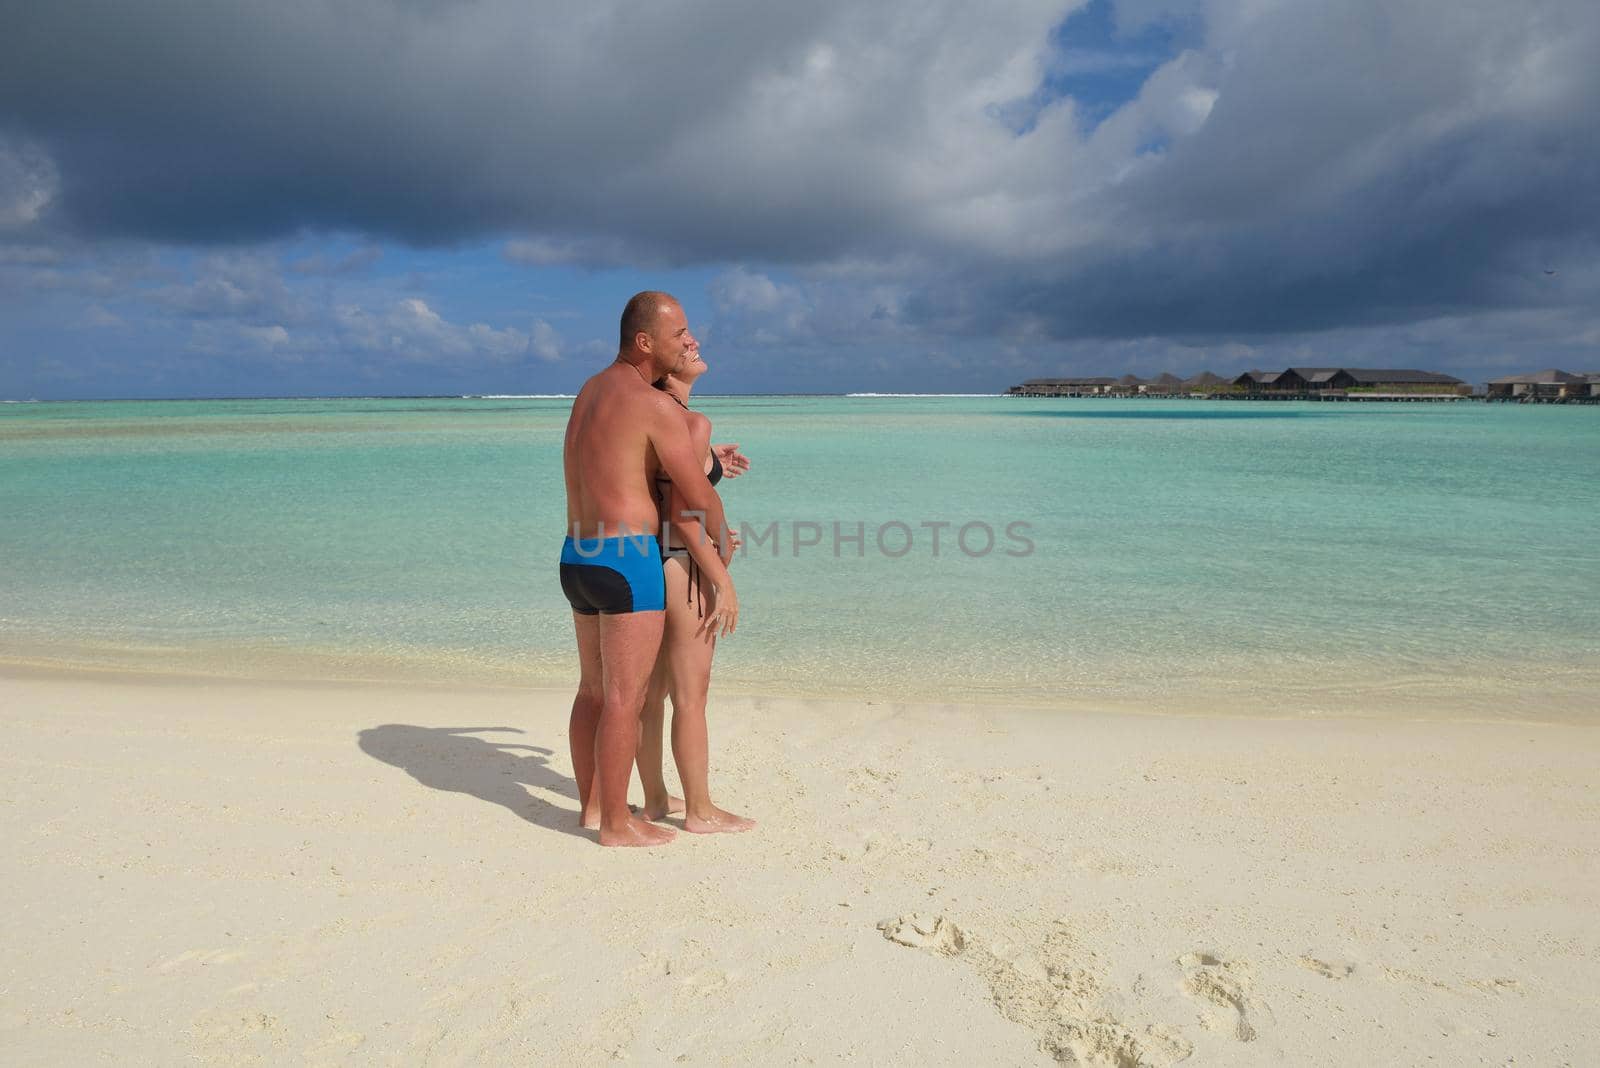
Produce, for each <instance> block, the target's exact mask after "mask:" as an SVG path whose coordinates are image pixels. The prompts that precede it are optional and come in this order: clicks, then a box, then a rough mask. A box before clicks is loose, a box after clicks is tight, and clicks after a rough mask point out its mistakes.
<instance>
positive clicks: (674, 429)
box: [561, 292, 739, 846]
mask: <svg viewBox="0 0 1600 1068" xmlns="http://www.w3.org/2000/svg"><path fill="white" fill-rule="evenodd" d="M698 347H699V343H698V342H696V341H695V339H694V335H692V334H691V333H689V323H688V320H687V319H686V318H685V317H684V314H683V306H682V305H680V304H679V303H678V301H677V300H676V299H675V298H673V297H672V296H670V295H669V294H666V293H658V292H644V293H639V294H636V295H635V296H634V297H633V298H632V299H631V300H629V301H628V305H627V307H626V308H625V309H623V312H622V339H621V348H620V350H619V351H618V353H617V359H616V361H615V362H614V363H612V364H611V366H609V367H607V368H606V369H605V370H603V371H601V372H600V373H599V374H597V375H595V376H594V377H593V378H591V379H589V381H587V382H585V383H584V385H583V389H581V390H580V391H579V392H578V396H577V399H576V400H575V401H573V404H572V416H571V418H570V419H569V420H568V421H567V435H566V443H565V446H564V448H563V451H562V466H563V468H564V470H565V475H566V483H567V539H566V542H565V544H564V545H563V546H562V550H561V589H562V591H563V592H564V593H565V594H566V595H567V600H568V601H569V602H571V604H572V621H573V625H574V626H575V627H576V629H577V635H578V659H579V663H580V678H579V682H578V696H577V697H576V698H575V699H574V700H573V702H572V721H571V725H570V728H569V731H568V736H569V741H570V743H571V746H572V767H573V774H574V777H575V778H576V779H577V780H578V798H579V801H580V803H581V804H582V806H583V815H582V821H583V825H584V826H585V827H589V828H591V829H593V828H598V829H599V831H600V844H601V845H606V846H625V845H626V846H649V845H662V844H664V843H666V842H670V841H671V840H672V838H673V837H674V835H675V833H676V832H674V831H673V830H671V829H670V828H667V827H660V826H657V825H655V824H653V823H649V822H646V821H645V820H641V819H638V818H636V817H635V816H634V815H633V813H632V812H630V811H629V810H628V782H629V779H630V777H631V775H632V772H633V759H634V750H635V746H636V745H637V742H638V731H639V711H640V709H641V707H642V706H643V704H644V695H645V688H646V686H647V685H648V683H649V681H650V672H651V669H652V668H653V667H654V666H655V661H656V653H657V651H658V650H659V649H660V646H661V633H662V628H663V625H664V622H665V616H666V613H665V611H664V609H665V608H666V592H665V586H664V584H663V582H662V577H661V551H660V546H659V543H658V542H657V540H656V533H657V526H658V518H657V511H656V501H655V498H654V496H653V495H652V493H651V486H652V485H653V482H654V479H655V477H656V476H657V475H658V474H660V475H661V476H663V477H665V478H669V479H671V480H672V484H673V486H674V487H675V488H676V490H677V493H678V496H679V499H680V500H681V501H682V502H683V505H682V507H683V511H682V512H681V513H680V514H679V515H678V516H676V517H674V518H675V519H676V520H678V521H681V522H682V523H683V524H684V525H685V526H686V527H687V526H689V525H690V524H698V525H699V526H700V528H701V529H700V531H699V536H691V537H689V538H688V539H687V543H688V545H689V554H690V556H691V557H692V558H693V559H694V561H695V563H696V564H698V565H699V566H700V568H701V569H702V571H703V573H704V575H705V580H706V582H708V583H709V593H710V597H711V603H710V604H709V606H708V608H709V613H708V615H707V618H706V628H707V629H708V630H710V631H711V632H712V633H717V632H719V631H720V633H722V634H731V633H733V630H734V627H735V626H736V625H737V623H738V619H739V601H738V598H737V596H736V595H735V593H734V589H733V580H732V579H731V578H729V577H728V569H727V567H726V556H727V554H728V553H729V552H730V551H731V549H730V547H729V546H730V539H729V537H728V534H727V519H726V517H725V516H724V515H723V512H722V502H721V500H720V499H719V498H718V497H717V494H716V491H715V490H713V489H712V488H711V483H710V482H709V481H707V479H706V474H705V471H704V470H702V469H701V466H700V458H699V456H697V455H696V454H695V452H694V447H693V445H692V443H691V442H690V439H689V432H688V430H687V429H686V428H685V426H684V422H683V418H682V414H681V413H680V411H679V410H678V406H677V402H676V401H674V400H673V398H672V397H671V396H669V395H668V394H666V393H663V392H662V391H660V390H658V389H655V388H653V387H652V383H653V382H655V381H656V380H657V379H659V378H661V377H662V376H663V375H667V374H670V373H672V372H674V371H677V370H680V369H681V368H682V367H683V365H684V364H685V363H686V362H687V361H688V360H689V358H690V355H691V354H692V353H693V352H695V351H696V350H697V349H698ZM719 547H720V551H719Z"/></svg>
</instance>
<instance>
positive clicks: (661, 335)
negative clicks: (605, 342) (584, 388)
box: [618, 290, 699, 381]
mask: <svg viewBox="0 0 1600 1068" xmlns="http://www.w3.org/2000/svg"><path fill="white" fill-rule="evenodd" d="M621 342H622V347H621V349H620V351H619V352H618V358H619V359H621V360H623V361H624V362H625V363H631V364H633V365H634V366H636V367H643V366H644V365H645V364H647V363H648V364H649V365H650V366H649V367H648V368H647V370H646V373H647V374H648V375H649V376H650V378H651V380H652V381H653V380H655V379H657V378H660V377H661V376H662V375H668V374H672V373H673V372H674V371H677V370H679V369H681V368H682V367H683V365H684V363H685V362H686V361H687V360H688V358H689V354H690V353H692V352H693V351H694V350H695V349H697V348H698V347H699V342H697V341H696V340H695V339H694V335H693V334H691V333H689V320H688V319H687V318H685V316H684V314H683V305H681V304H679V303H678V300H677V298H676V297H674V296H673V295H672V294H670V293H661V292H658V291H656V290H646V291H644V292H643V293H635V294H634V295H633V297H632V298H631V299H630V300H629V301H628V304H627V307H625V308H623V309H622V339H621Z"/></svg>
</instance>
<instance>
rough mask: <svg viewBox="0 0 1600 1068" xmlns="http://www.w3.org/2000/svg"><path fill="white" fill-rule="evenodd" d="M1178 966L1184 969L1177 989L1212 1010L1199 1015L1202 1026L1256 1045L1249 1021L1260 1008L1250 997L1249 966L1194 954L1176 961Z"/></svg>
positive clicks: (1212, 956) (1199, 953)
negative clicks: (1205, 1003) (1203, 1002)
mask: <svg viewBox="0 0 1600 1068" xmlns="http://www.w3.org/2000/svg"><path fill="white" fill-rule="evenodd" d="M1178 966H1179V967H1181V968H1182V969H1183V980H1182V982H1181V983H1180V984H1179V989H1180V990H1182V991H1183V992H1184V993H1185V994H1187V995H1188V996H1189V997H1192V998H1198V999H1200V1000H1201V1001H1205V1002H1207V1003H1209V1004H1210V1005H1211V1006H1213V1008H1212V1009H1211V1010H1209V1011H1207V1012H1205V1013H1202V1014H1201V1016H1200V1024H1201V1026H1203V1027H1204V1028H1205V1029H1206V1030H1208V1031H1217V1032H1220V1033H1222V1034H1225V1035H1229V1036H1231V1037H1233V1038H1236V1039H1238V1040H1239V1041H1240V1042H1253V1041H1255V1038H1256V1028H1255V1024H1253V1023H1251V1021H1250V1017H1251V1016H1252V1015H1254V1014H1255V1012H1256V1010H1257V1009H1258V1008H1259V1007H1260V1006H1259V1004H1258V1003H1257V1002H1255V1001H1254V999H1252V998H1251V997H1250V996H1249V992H1250V978H1251V972H1250V965H1249V964H1248V963H1246V962H1244V961H1228V960H1223V959H1222V958H1220V957H1218V956H1216V955H1214V954H1211V953H1201V952H1196V953H1185V954H1184V955H1183V956H1181V957H1179V958H1178Z"/></svg>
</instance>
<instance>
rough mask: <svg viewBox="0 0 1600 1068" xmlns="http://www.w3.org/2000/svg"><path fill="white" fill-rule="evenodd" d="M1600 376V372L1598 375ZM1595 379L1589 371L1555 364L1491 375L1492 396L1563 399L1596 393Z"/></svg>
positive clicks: (1499, 398)
mask: <svg viewBox="0 0 1600 1068" xmlns="http://www.w3.org/2000/svg"><path fill="white" fill-rule="evenodd" d="M1594 377H1595V378H1597V379H1600V375H1597V376H1594ZM1594 386H1595V383H1593V382H1591V381H1590V376H1588V375H1575V374H1573V373H1572V372H1570V371H1559V370H1557V369H1556V368H1554V367H1549V368H1546V369H1545V370H1543V371H1534V372H1533V373H1532V374H1521V375H1506V376H1505V377H1504V378H1495V379H1491V380H1490V381H1489V384H1488V387H1489V388H1488V399H1489V400H1518V399H1521V398H1523V397H1528V398H1531V399H1535V400H1563V399H1568V398H1575V397H1590V396H1594V395H1595V393H1594Z"/></svg>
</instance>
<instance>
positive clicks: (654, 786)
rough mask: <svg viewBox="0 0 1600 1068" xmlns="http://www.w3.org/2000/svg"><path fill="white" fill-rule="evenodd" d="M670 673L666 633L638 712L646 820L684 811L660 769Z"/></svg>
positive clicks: (640, 771) (638, 757)
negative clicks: (640, 710)
mask: <svg viewBox="0 0 1600 1068" xmlns="http://www.w3.org/2000/svg"><path fill="white" fill-rule="evenodd" d="M669 564H670V561H669ZM679 570H680V571H681V570H682V568H679ZM670 677H671V675H670V671H669V669H668V667H667V642H666V637H665V635H663V637H662V640H661V652H660V653H659V654H657V656H656V668H655V671H654V672H652V673H651V675H650V688H649V689H648V690H646V691H645V695H644V710H643V711H642V712H640V713H639V752H638V756H637V760H636V762H637V763H638V765H639V782H640V783H641V784H642V785H643V786H644V811H643V815H644V818H645V819H647V820H658V819H660V818H661V817H663V816H666V815H669V814H674V813H679V812H682V811H683V798H681V797H673V796H672V795H671V794H669V793H668V792H667V780H666V778H665V777H664V776H663V775H662V773H661V766H662V760H663V757H664V754H663V753H662V750H661V738H662V734H663V732H664V729H665V726H666V718H667V683H668V679H669V678H670Z"/></svg>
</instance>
